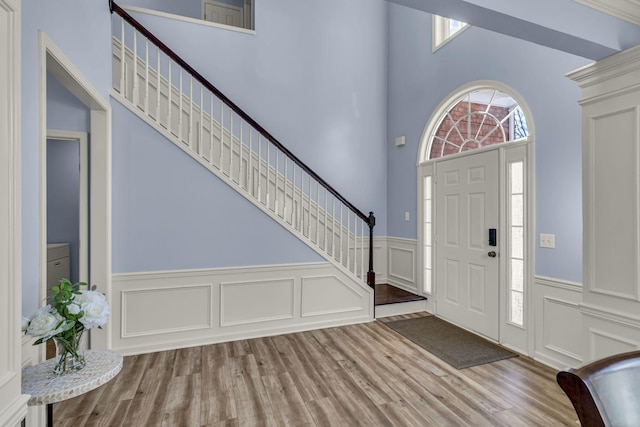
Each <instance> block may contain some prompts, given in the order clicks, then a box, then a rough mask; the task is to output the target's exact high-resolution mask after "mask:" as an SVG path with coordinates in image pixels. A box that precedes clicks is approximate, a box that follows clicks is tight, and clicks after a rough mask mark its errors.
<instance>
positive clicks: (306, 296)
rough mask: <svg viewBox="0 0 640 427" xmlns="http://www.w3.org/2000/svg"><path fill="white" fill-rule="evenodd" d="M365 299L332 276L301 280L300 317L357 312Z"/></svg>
mask: <svg viewBox="0 0 640 427" xmlns="http://www.w3.org/2000/svg"><path fill="white" fill-rule="evenodd" d="M365 299H366V294H363V293H362V292H360V290H359V289H357V288H353V287H352V286H350V285H349V284H348V283H345V282H344V281H343V280H341V279H340V278H339V277H336V276H334V275H331V276H316V277H303V278H302V310H301V316H302V317H311V316H321V315H325V314H339V313H348V312H354V311H359V310H361V307H362V306H363V304H366V301H365Z"/></svg>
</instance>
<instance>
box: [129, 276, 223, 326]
mask: <svg viewBox="0 0 640 427" xmlns="http://www.w3.org/2000/svg"><path fill="white" fill-rule="evenodd" d="M120 295H121V302H122V310H121V322H120V323H121V326H122V331H121V336H122V337H123V338H129V337H135V336H145V335H157V334H163V333H167V332H187V331H192V330H198V329H207V328H211V326H212V325H211V285H188V286H180V285H175V286H171V285H169V286H164V287H155V288H146V289H125V290H123V291H122V292H121V294H120ZM141 307H147V309H146V310H141V309H140V308H141ZM176 314H179V315H178V316H177V315H176Z"/></svg>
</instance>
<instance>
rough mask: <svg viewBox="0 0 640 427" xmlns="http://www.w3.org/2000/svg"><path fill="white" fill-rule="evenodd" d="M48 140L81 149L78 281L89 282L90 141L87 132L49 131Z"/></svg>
mask: <svg viewBox="0 0 640 427" xmlns="http://www.w3.org/2000/svg"><path fill="white" fill-rule="evenodd" d="M47 140H56V141H76V142H78V145H79V147H80V195H79V196H80V197H79V204H80V212H79V216H78V218H79V223H78V229H79V236H80V238H79V245H78V273H79V274H78V280H79V281H81V282H88V280H89V199H88V196H89V139H88V135H87V133H86V132H75V131H68V130H56V129H48V130H47Z"/></svg>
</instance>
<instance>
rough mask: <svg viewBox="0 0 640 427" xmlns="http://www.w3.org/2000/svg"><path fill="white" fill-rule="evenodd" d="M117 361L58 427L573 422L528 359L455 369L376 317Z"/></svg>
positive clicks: (547, 372) (548, 376)
mask: <svg viewBox="0 0 640 427" xmlns="http://www.w3.org/2000/svg"><path fill="white" fill-rule="evenodd" d="M420 315H427V314H426V313H422V314H415V315H405V316H395V317H389V318H385V319H382V321H381V320H380V319H379V320H377V321H375V322H372V323H367V324H360V325H351V326H344V327H339V328H331V329H323V330H317V331H310V332H303V333H296V334H289V335H280V336H275V337H269V338H260V339H252V340H243V341H237V342H229V343H222V344H214V345H208V346H203V347H194V348H187V349H181V350H173V351H166V352H160V353H153V354H144V355H138V356H128V357H125V360H124V367H123V370H122V372H121V373H120V374H119V375H118V376H117V377H116V378H115V379H113V380H111V382H109V383H107V384H105V385H103V386H102V387H100V388H98V389H96V390H94V391H92V392H89V393H87V394H85V395H83V396H79V397H77V398H74V399H70V400H68V401H65V402H61V403H58V404H55V405H54V421H55V425H56V426H58V427H61V426H80V425H91V426H94V425H96V426H98V425H99V426H218V427H223V426H357V425H362V426H492V427H493V426H509V427H515V426H528V427H529V426H576V425H578V424H577V417H576V416H575V413H574V411H573V408H572V407H571V404H570V403H569V400H568V399H567V398H566V397H565V395H564V394H563V392H562V391H561V390H560V387H558V385H557V384H556V382H555V371H553V370H552V369H550V368H548V367H546V366H544V365H542V364H540V363H537V362H535V361H533V360H531V359H529V358H526V357H516V358H512V359H507V360H503V361H499V362H495V363H491V364H487V365H482V366H476V367H473V368H468V369H464V370H460V371H458V370H456V369H454V368H452V367H450V366H449V365H447V364H446V363H445V362H443V361H441V360H440V359H438V358H437V357H435V356H433V355H431V354H430V353H428V352H426V351H425V350H423V349H422V348H420V347H418V346H417V345H415V344H413V343H412V342H411V341H408V340H406V339H405V338H404V337H402V336H401V335H399V334H397V333H396V332H394V331H393V330H391V329H389V328H387V327H386V326H384V324H383V322H385V321H390V320H396V319H400V318H409V317H415V316H420Z"/></svg>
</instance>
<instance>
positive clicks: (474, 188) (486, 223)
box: [435, 150, 499, 341]
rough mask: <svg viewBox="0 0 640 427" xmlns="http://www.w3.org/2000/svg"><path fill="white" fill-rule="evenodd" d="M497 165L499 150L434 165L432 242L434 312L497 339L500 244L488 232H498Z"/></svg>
mask: <svg viewBox="0 0 640 427" xmlns="http://www.w3.org/2000/svg"><path fill="white" fill-rule="evenodd" d="M498 165H499V161H498V150H492V151H487V152H483V153H479V154H473V155H468V156H463V157H458V158H455V159H451V160H444V161H440V162H438V163H437V166H436V242H435V243H436V289H437V306H436V311H437V314H438V315H439V316H441V317H442V318H444V319H447V320H449V321H451V322H453V323H455V324H458V325H460V326H461V327H463V328H466V329H469V330H473V331H475V332H477V333H479V334H482V335H485V336H487V337H489V338H491V339H494V340H496V341H497V340H498V338H499V336H498V322H499V316H498V312H499V299H498V296H499V262H498V255H499V246H490V245H489V229H496V230H497V229H498V228H499V199H498V176H499V171H498ZM498 237H499V236H498ZM498 243H499V240H498Z"/></svg>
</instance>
